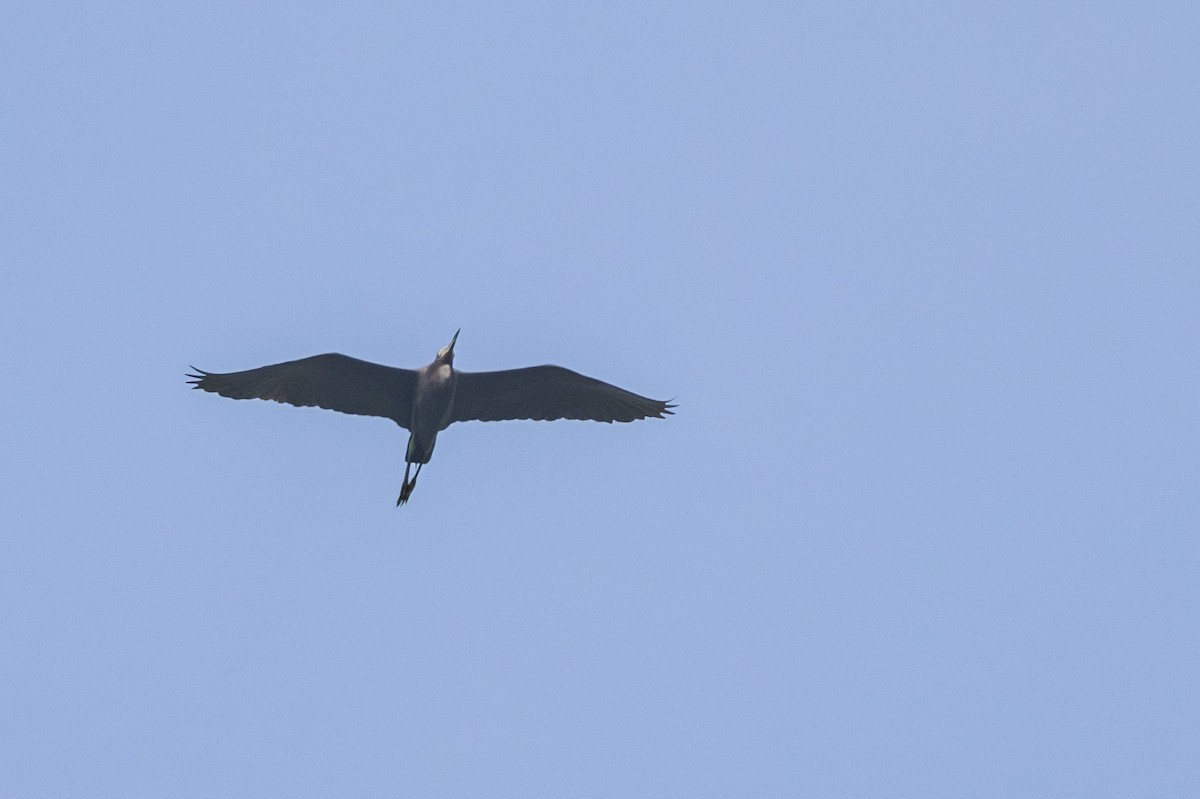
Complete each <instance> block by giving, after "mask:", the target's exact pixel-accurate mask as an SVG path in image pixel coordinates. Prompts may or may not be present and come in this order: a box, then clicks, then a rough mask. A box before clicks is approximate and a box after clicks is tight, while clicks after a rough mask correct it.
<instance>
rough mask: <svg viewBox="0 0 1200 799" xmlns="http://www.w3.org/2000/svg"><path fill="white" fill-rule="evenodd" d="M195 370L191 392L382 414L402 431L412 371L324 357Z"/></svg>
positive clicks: (409, 403)
mask: <svg viewBox="0 0 1200 799" xmlns="http://www.w3.org/2000/svg"><path fill="white" fill-rule="evenodd" d="M192 368H193V369H195V371H196V374H189V375H188V377H190V378H192V379H191V380H189V381H188V382H189V383H191V384H192V387H193V388H199V389H203V390H204V391H212V392H214V393H216V394H220V395H221V396H222V397H229V398H230V399H265V400H274V401H275V402H286V403H288V404H289V405H298V406H301V407H305V406H316V407H318V408H328V409H329V410H331V411H341V412H342V413H353V414H358V415H360V416H382V417H384V418H386V419H392V420H394V421H395V422H396V423H397V424H399V425H400V426H401V427H404V428H407V427H408V417H409V412H410V410H411V408H412V396H413V390H414V388H415V387H416V385H417V373H416V372H415V371H413V370H411V369H396V368H395V367H391V366H381V365H379V364H377V363H370V362H368V361H360V360H358V359H357V358H351V357H349V356H346V355H339V354H337V353H330V354H327V355H314V356H313V357H311V358H301V359H300V360H298V361H288V362H286V363H276V364H272V365H270V366H261V367H259V368H258V369H247V370H246V371H244V372H229V373H228V374H217V373H215V372H205V371H203V370H201V369H196V368H195V367H192Z"/></svg>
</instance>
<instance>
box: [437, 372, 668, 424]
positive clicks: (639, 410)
mask: <svg viewBox="0 0 1200 799" xmlns="http://www.w3.org/2000/svg"><path fill="white" fill-rule="evenodd" d="M674 407H675V406H674V405H671V404H670V403H667V402H663V401H661V400H652V399H647V398H646V397H641V396H638V395H637V394H634V393H633V392H631V391H626V390H625V389H623V388H617V387H616V386H613V385H609V384H608V383H605V382H602V381H600V380H596V379H595V378H592V377H585V376H584V375H581V374H579V373H578V372H572V371H571V370H570V369H564V368H563V367H561V366H530V367H528V368H526V369H508V370H505V371H502V372H459V373H458V387H457V388H456V389H455V391H454V410H453V412H452V413H451V418H450V421H452V422H466V421H470V420H472V419H478V420H480V421H484V422H494V421H499V420H501V419H539V420H542V419H547V420H548V419H593V420H595V421H597V422H632V421H633V420H635V419H645V418H647V417H650V416H654V417H656V418H659V419H661V418H663V416H664V415H666V414H670V413H672V411H671V410H670V409H671V408H674Z"/></svg>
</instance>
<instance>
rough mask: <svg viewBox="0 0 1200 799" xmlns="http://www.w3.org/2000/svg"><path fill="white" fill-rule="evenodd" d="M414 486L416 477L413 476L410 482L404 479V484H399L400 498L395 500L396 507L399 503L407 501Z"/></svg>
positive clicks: (415, 485)
mask: <svg viewBox="0 0 1200 799" xmlns="http://www.w3.org/2000/svg"><path fill="white" fill-rule="evenodd" d="M416 487H417V480H416V478H413V480H412V481H411V482H410V481H408V480H405V481H404V485H402V486H400V498H399V499H397V500H396V507H397V508H398V507H400V506H401V505H403V504H404V503H406V502H408V497H409V495H410V494H412V492H413V489H414V488H416Z"/></svg>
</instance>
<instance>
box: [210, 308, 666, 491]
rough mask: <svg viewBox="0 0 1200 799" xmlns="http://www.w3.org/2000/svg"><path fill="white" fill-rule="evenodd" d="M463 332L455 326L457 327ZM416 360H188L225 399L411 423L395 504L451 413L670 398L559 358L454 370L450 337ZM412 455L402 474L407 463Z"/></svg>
mask: <svg viewBox="0 0 1200 799" xmlns="http://www.w3.org/2000/svg"><path fill="white" fill-rule="evenodd" d="M459 332H461V331H459ZM456 341H458V332H456V333H455V334H454V338H452V339H450V343H449V344H447V345H446V346H445V347H442V348H441V349H440V350H438V354H437V357H436V358H434V359H433V363H431V364H429V365H428V366H422V367H421V368H420V369H397V368H395V367H393V366H381V365H380V364H377V363H369V362H368V361H360V360H358V359H357V358H351V357H349V356H347V355H340V354H338V353H328V354H326V355H314V356H312V357H311V358H301V359H300V360H298V361H287V362H286V363H276V364H271V365H270V366H261V367H259V368H258V369H248V370H246V371H244V372H229V373H226V374H218V373H216V372H205V371H204V370H202V369H196V368H195V367H192V368H193V369H194V370H195V372H196V373H195V374H189V375H187V376H188V377H189V378H191V379H190V380H189V381H188V382H189V383H191V384H192V387H193V388H199V389H203V390H204V391H212V392H214V393H217V394H220V395H221V396H222V397H229V398H231V399H265V400H274V401H276V402H286V403H288V404H289V405H297V406H301V407H304V406H316V407H318V408H328V409H329V410H331V411H341V412H342V413H353V414H358V415H360V416H382V417H384V418H386V419H391V420H392V421H394V422H395V423H396V424H398V425H400V426H401V427H403V428H404V429H406V430H408V431H409V436H408V451H407V453H406V454H405V456H404V461H405V466H404V483H403V485H402V486H401V487H400V497H399V499H397V500H396V504H397V505H403V504H404V503H406V502H407V501H408V497H409V495H411V494H412V492H413V488H415V487H416V485H417V478H418V477H419V476H420V474H421V467H422V466H423V465H424V464H426V463H429V459H430V458H431V457H432V456H433V445H434V444H435V443H437V434H438V433H439V432H441V431H442V430H445V429H446V428H447V427H449V426H450V425H451V424H452V423H453V422H466V421H470V420H472V419H476V420H479V421H484V422H493V421H499V420H502V419H539V420H541V419H545V420H549V419H591V420H593V421H597V422H632V421H635V420H637V419H647V418H650V417H654V418H656V419H662V418H665V417H666V416H667V415H669V414H671V413H673V411H672V410H671V408H674V407H675V406H674V405H673V404H671V403H669V402H663V401H662V400H652V399H647V398H646V397H642V396H639V395H638V394H634V393H633V392H631V391H626V390H625V389H623V388H617V387H616V386H614V385H611V384H609V383H605V382H603V381H600V380H596V379H595V378H592V377H586V376H584V375H581V374H579V373H578V372H572V371H571V370H570V369H564V368H563V367H561V366H530V367H527V368H524V369H506V370H504V371H500V372H460V371H457V370H456V369H455V368H454V343H455V342H456ZM414 463H415V464H416V465H417V470H416V473H415V474H413V476H412V480H409V478H408V475H409V470H410V469H411V468H412V465H413V464H414Z"/></svg>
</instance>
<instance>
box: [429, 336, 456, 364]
mask: <svg viewBox="0 0 1200 799" xmlns="http://www.w3.org/2000/svg"><path fill="white" fill-rule="evenodd" d="M461 332H462V328H459V329H458V330H456V331H454V338H452V339H450V343H449V344H447V345H446V346H444V347H442V348H441V349H440V350H438V354H437V358H436V360H435V362H436V363H447V364H451V365H453V364H454V342H456V341H458V334H459V333H461Z"/></svg>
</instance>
